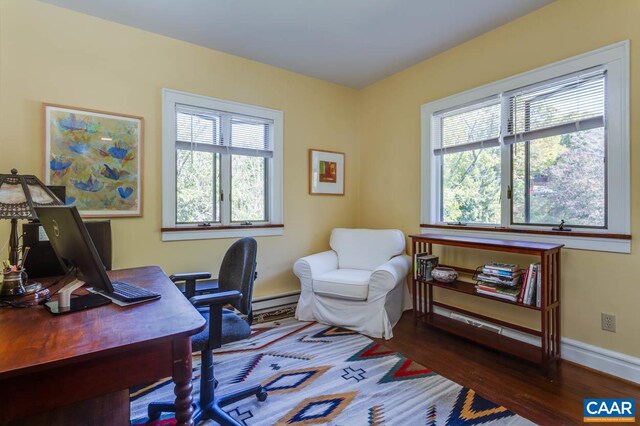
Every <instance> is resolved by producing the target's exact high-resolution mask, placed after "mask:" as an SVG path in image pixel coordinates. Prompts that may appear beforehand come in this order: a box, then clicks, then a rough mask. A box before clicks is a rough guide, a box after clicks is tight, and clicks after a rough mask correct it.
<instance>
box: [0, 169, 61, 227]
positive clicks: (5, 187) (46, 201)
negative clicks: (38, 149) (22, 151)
mask: <svg viewBox="0 0 640 426" xmlns="http://www.w3.org/2000/svg"><path fill="white" fill-rule="evenodd" d="M62 204H64V203H63V202H62V201H60V200H59V199H58V197H56V196H55V195H54V194H53V192H51V191H50V190H49V188H47V187H46V186H45V184H44V183H42V181H40V179H38V178H37V177H35V176H33V175H19V174H18V171H17V170H16V169H13V170H11V174H10V175H8V174H0V219H37V218H38V217H37V216H36V212H35V210H34V209H33V207H34V206H38V207H39V206H55V205H62Z"/></svg>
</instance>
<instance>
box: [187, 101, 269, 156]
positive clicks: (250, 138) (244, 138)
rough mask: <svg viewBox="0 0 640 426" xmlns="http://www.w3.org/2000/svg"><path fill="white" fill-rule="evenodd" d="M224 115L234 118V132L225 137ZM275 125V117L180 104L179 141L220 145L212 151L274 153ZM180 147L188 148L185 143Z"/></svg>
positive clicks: (232, 127)
mask: <svg viewBox="0 0 640 426" xmlns="http://www.w3.org/2000/svg"><path fill="white" fill-rule="evenodd" d="M223 119H224V120H228V122H230V134H229V135H227V136H225V137H223V135H222V120H223ZM272 126H273V121H272V120H267V119H262V118H257V117H250V116H245V115H240V114H230V113H227V112H224V111H216V110H211V109H207V108H199V107H193V106H188V105H176V135H177V141H176V143H178V144H180V143H187V144H205V145H212V146H216V147H218V148H217V149H214V150H213V151H210V152H220V153H227V154H236V155H248V156H253V157H256V156H257V157H271V156H272V155H273V147H272V139H273V135H272V134H271V132H272ZM225 139H228V140H225ZM180 149H186V148H184V147H183V146H182V147H181V148H180ZM193 149H198V150H204V148H202V147H199V148H195V147H193Z"/></svg>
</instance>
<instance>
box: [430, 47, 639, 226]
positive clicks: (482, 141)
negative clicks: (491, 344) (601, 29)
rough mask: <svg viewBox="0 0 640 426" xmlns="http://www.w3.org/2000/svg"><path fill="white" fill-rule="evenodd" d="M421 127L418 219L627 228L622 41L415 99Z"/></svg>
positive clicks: (625, 68)
mask: <svg viewBox="0 0 640 426" xmlns="http://www.w3.org/2000/svg"><path fill="white" fill-rule="evenodd" d="M422 126H423V157H422V162H423V166H422V176H423V190H422V194H423V197H422V198H423V209H422V212H423V214H422V216H423V223H425V224H441V225H446V224H456V225H466V224H473V225H477V226H483V225H487V226H500V227H501V228H527V227H538V228H537V229H539V227H548V229H549V230H551V228H556V227H558V226H560V223H563V224H564V226H563V228H564V229H566V228H572V229H574V231H580V230H584V229H588V230H589V232H603V233H616V232H618V233H621V234H628V232H629V230H630V197H629V185H630V177H629V176H630V173H629V137H628V44H627V43H620V44H617V45H613V46H611V47H608V48H603V49H601V50H599V51H596V52H590V53H588V54H585V55H581V56H579V57H576V58H571V59H569V60H566V61H562V62H560V63H558V64H553V65H549V66H546V67H543V68H540V69H538V70H533V71H530V72H528V73H525V74H521V75H518V76H515V77H511V78H508V79H505V80H501V81H499V82H496V83H491V84H488V85H486V86H483V87H481V88H478V89H473V90H470V91H467V92H464V93H461V94H458V95H453V96H450V97H448V98H445V99H442V100H439V101H435V102H430V103H428V104H425V105H423V106H422ZM534 229H535V228H534Z"/></svg>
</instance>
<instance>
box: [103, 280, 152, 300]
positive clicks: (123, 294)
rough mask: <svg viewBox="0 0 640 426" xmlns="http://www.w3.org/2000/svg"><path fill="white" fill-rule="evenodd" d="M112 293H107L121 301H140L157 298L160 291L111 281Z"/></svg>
mask: <svg viewBox="0 0 640 426" xmlns="http://www.w3.org/2000/svg"><path fill="white" fill-rule="evenodd" d="M111 285H112V286H113V293H107V292H105V294H108V295H109V296H110V297H113V298H114V299H117V300H119V301H121V302H125V303H132V302H142V301H144V300H151V299H159V298H160V293H156V292H154V291H150V290H147V289H144V288H140V287H136V286H134V285H131V284H127V283H125V282H122V281H112V282H111Z"/></svg>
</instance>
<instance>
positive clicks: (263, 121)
mask: <svg viewBox="0 0 640 426" xmlns="http://www.w3.org/2000/svg"><path fill="white" fill-rule="evenodd" d="M163 93H164V110H163V122H164V130H163V156H164V157H166V158H163V164H164V166H163V167H164V169H165V179H164V181H165V182H167V185H166V186H167V188H166V190H165V188H164V186H165V185H163V193H164V197H163V224H164V227H165V228H174V227H177V228H180V227H185V229H186V228H189V227H191V228H193V227H198V228H202V229H203V230H212V229H215V228H219V229H228V228H238V227H242V226H246V227H255V226H261V225H273V224H281V223H282V113H281V112H280V111H274V110H270V109H266V108H261V107H256V106H252V105H244V104H237V103H233V102H228V101H222V100H218V99H213V98H207V97H203V96H198V95H191V94H188V93H182V92H176V91H172V90H168V89H165V90H164V92H163ZM167 175H168V176H169V177H167ZM171 176H172V177H173V178H172V179H171V178H170V177H171ZM167 232H170V231H167ZM280 233H281V232H280ZM235 234H237V235H241V234H242V232H239V233H238V232H236V233H235ZM235 234H234V235H235ZM175 235H176V234H175V233H173V234H171V236H175ZM224 235H225V236H228V235H229V231H226V232H225V233H224ZM268 235H273V233H269V234H268ZM164 237H165V235H164V233H163V238H164ZM194 238H195V237H194ZM167 239H173V238H171V237H170V236H167ZM176 239H181V238H176Z"/></svg>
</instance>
